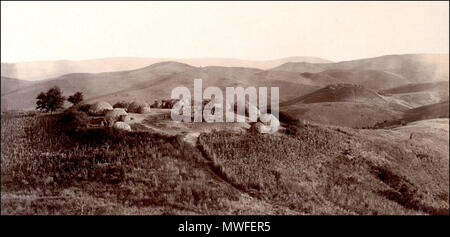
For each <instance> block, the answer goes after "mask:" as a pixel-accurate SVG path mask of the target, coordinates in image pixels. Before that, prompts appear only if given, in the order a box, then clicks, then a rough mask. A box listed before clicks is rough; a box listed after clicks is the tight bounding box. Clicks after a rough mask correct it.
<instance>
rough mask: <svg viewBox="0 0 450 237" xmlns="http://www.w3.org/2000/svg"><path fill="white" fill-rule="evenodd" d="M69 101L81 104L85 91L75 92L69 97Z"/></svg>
mask: <svg viewBox="0 0 450 237" xmlns="http://www.w3.org/2000/svg"><path fill="white" fill-rule="evenodd" d="M67 101H69V102H70V103H72V104H73V105H77V104H79V103H80V102H81V101H83V93H82V92H79V91H78V92H76V93H75V94H73V95H71V96H69V98H68V99H67Z"/></svg>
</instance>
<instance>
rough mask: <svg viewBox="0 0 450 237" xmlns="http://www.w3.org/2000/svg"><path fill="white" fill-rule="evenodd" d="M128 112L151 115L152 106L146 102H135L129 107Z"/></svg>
mask: <svg viewBox="0 0 450 237" xmlns="http://www.w3.org/2000/svg"><path fill="white" fill-rule="evenodd" d="M128 112H129V113H138V114H146V113H150V105H148V103H145V102H136V101H133V102H132V103H131V104H130V105H128Z"/></svg>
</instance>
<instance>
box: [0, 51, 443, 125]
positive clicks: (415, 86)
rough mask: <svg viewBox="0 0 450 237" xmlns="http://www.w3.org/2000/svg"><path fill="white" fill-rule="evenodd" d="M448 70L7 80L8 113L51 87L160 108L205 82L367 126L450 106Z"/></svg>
mask: <svg viewBox="0 0 450 237" xmlns="http://www.w3.org/2000/svg"><path fill="white" fill-rule="evenodd" d="M292 60H295V59H292ZM93 65H95V64H93ZM444 65H448V55H388V56H383V57H378V58H369V59H361V60H353V61H346V62H338V63H306V62H300V63H296V62H290V63H287V64H284V65H282V66H279V67H276V68H273V69H270V70H263V69H257V68H248V67H243V66H240V67H222V66H205V67H196V66H192V65H189V64H185V63H179V62H173V61H168V62H159V63H154V64H151V65H149V66H145V67H141V68H138V69H134V70H126V71H117V72H102V73H71V74H66V75H62V76H59V77H57V78H54V79H48V80H43V81H39V82H35V83H32V84H28V83H25V84H20V85H16V84H17V83H16V84H14V83H9V82H11V80H9V79H5V82H2V111H3V110H22V109H25V110H26V109H34V107H35V97H36V95H37V94H38V93H39V92H41V91H45V90H48V88H50V87H52V86H59V87H60V88H61V90H62V91H63V93H64V95H70V94H73V93H75V92H76V91H82V92H83V94H84V96H85V99H86V101H87V102H88V103H91V102H95V101H100V100H103V101H108V102H110V103H115V102H117V101H120V100H127V101H132V100H143V101H147V102H149V103H153V101H154V100H156V99H166V98H169V97H170V93H171V91H172V89H173V88H175V87H177V86H185V87H188V88H190V89H191V92H192V89H193V79H195V78H201V79H203V87H204V88H205V87H207V86H217V87H219V88H222V89H225V87H228V86H231V87H237V86H242V87H249V86H255V87H264V86H265V87H271V86H278V87H280V102H281V105H280V108H281V111H283V112H287V113H288V114H290V115H292V116H294V117H297V118H303V119H306V120H310V121H314V122H319V123H325V124H332V125H342V126H350V127H364V126H373V125H374V124H376V123H379V122H383V121H385V120H387V121H392V120H396V119H400V118H401V117H402V116H403V113H404V111H406V110H409V109H413V108H415V107H419V106H423V105H428V104H434V103H438V102H441V101H445V100H448V68H447V69H445V68H444ZM440 79H442V80H440ZM3 80H4V79H3V78H2V81H3ZM5 83H6V84H11V86H7V87H5V88H13V89H6V90H3V84H5ZM446 83H447V84H446ZM14 85H16V86H14ZM330 85H333V86H330ZM339 85H340V86H339Z"/></svg>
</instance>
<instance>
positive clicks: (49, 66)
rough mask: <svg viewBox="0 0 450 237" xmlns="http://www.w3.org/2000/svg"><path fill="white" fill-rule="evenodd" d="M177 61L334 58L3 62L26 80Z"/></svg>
mask: <svg viewBox="0 0 450 237" xmlns="http://www.w3.org/2000/svg"><path fill="white" fill-rule="evenodd" d="M166 61H174V62H179V63H184V64H189V65H192V66H197V67H206V66H222V67H250V68H259V69H269V68H273V67H276V66H279V65H281V64H284V63H286V62H309V63H319V64H320V63H330V62H331V61H328V60H325V59H321V58H317V57H289V58H281V59H274V60H243V59H233V58H192V59H173V58H138V57H116V58H101V59H90V60H80V61H70V60H57V61H35V62H19V63H3V62H2V64H1V74H2V76H5V77H12V78H20V79H24V80H43V79H48V78H56V77H59V76H62V75H64V74H71V73H101V72H113V71H125V70H134V69H139V68H143V67H146V66H148V65H151V64H155V63H159V62H166Z"/></svg>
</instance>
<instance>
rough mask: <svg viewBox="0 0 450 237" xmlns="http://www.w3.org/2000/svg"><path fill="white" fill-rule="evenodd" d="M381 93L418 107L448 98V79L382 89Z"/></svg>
mask: <svg viewBox="0 0 450 237" xmlns="http://www.w3.org/2000/svg"><path fill="white" fill-rule="evenodd" d="M380 93H381V94H383V95H387V96H390V97H392V98H396V99H398V100H401V101H403V103H404V104H407V105H408V106H410V107H413V108H414V107H420V106H424V105H430V104H435V103H439V102H442V101H445V100H448V96H449V87H448V81H439V82H428V83H414V84H407V85H404V86H400V87H395V88H391V89H388V90H383V91H381V92H380Z"/></svg>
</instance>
